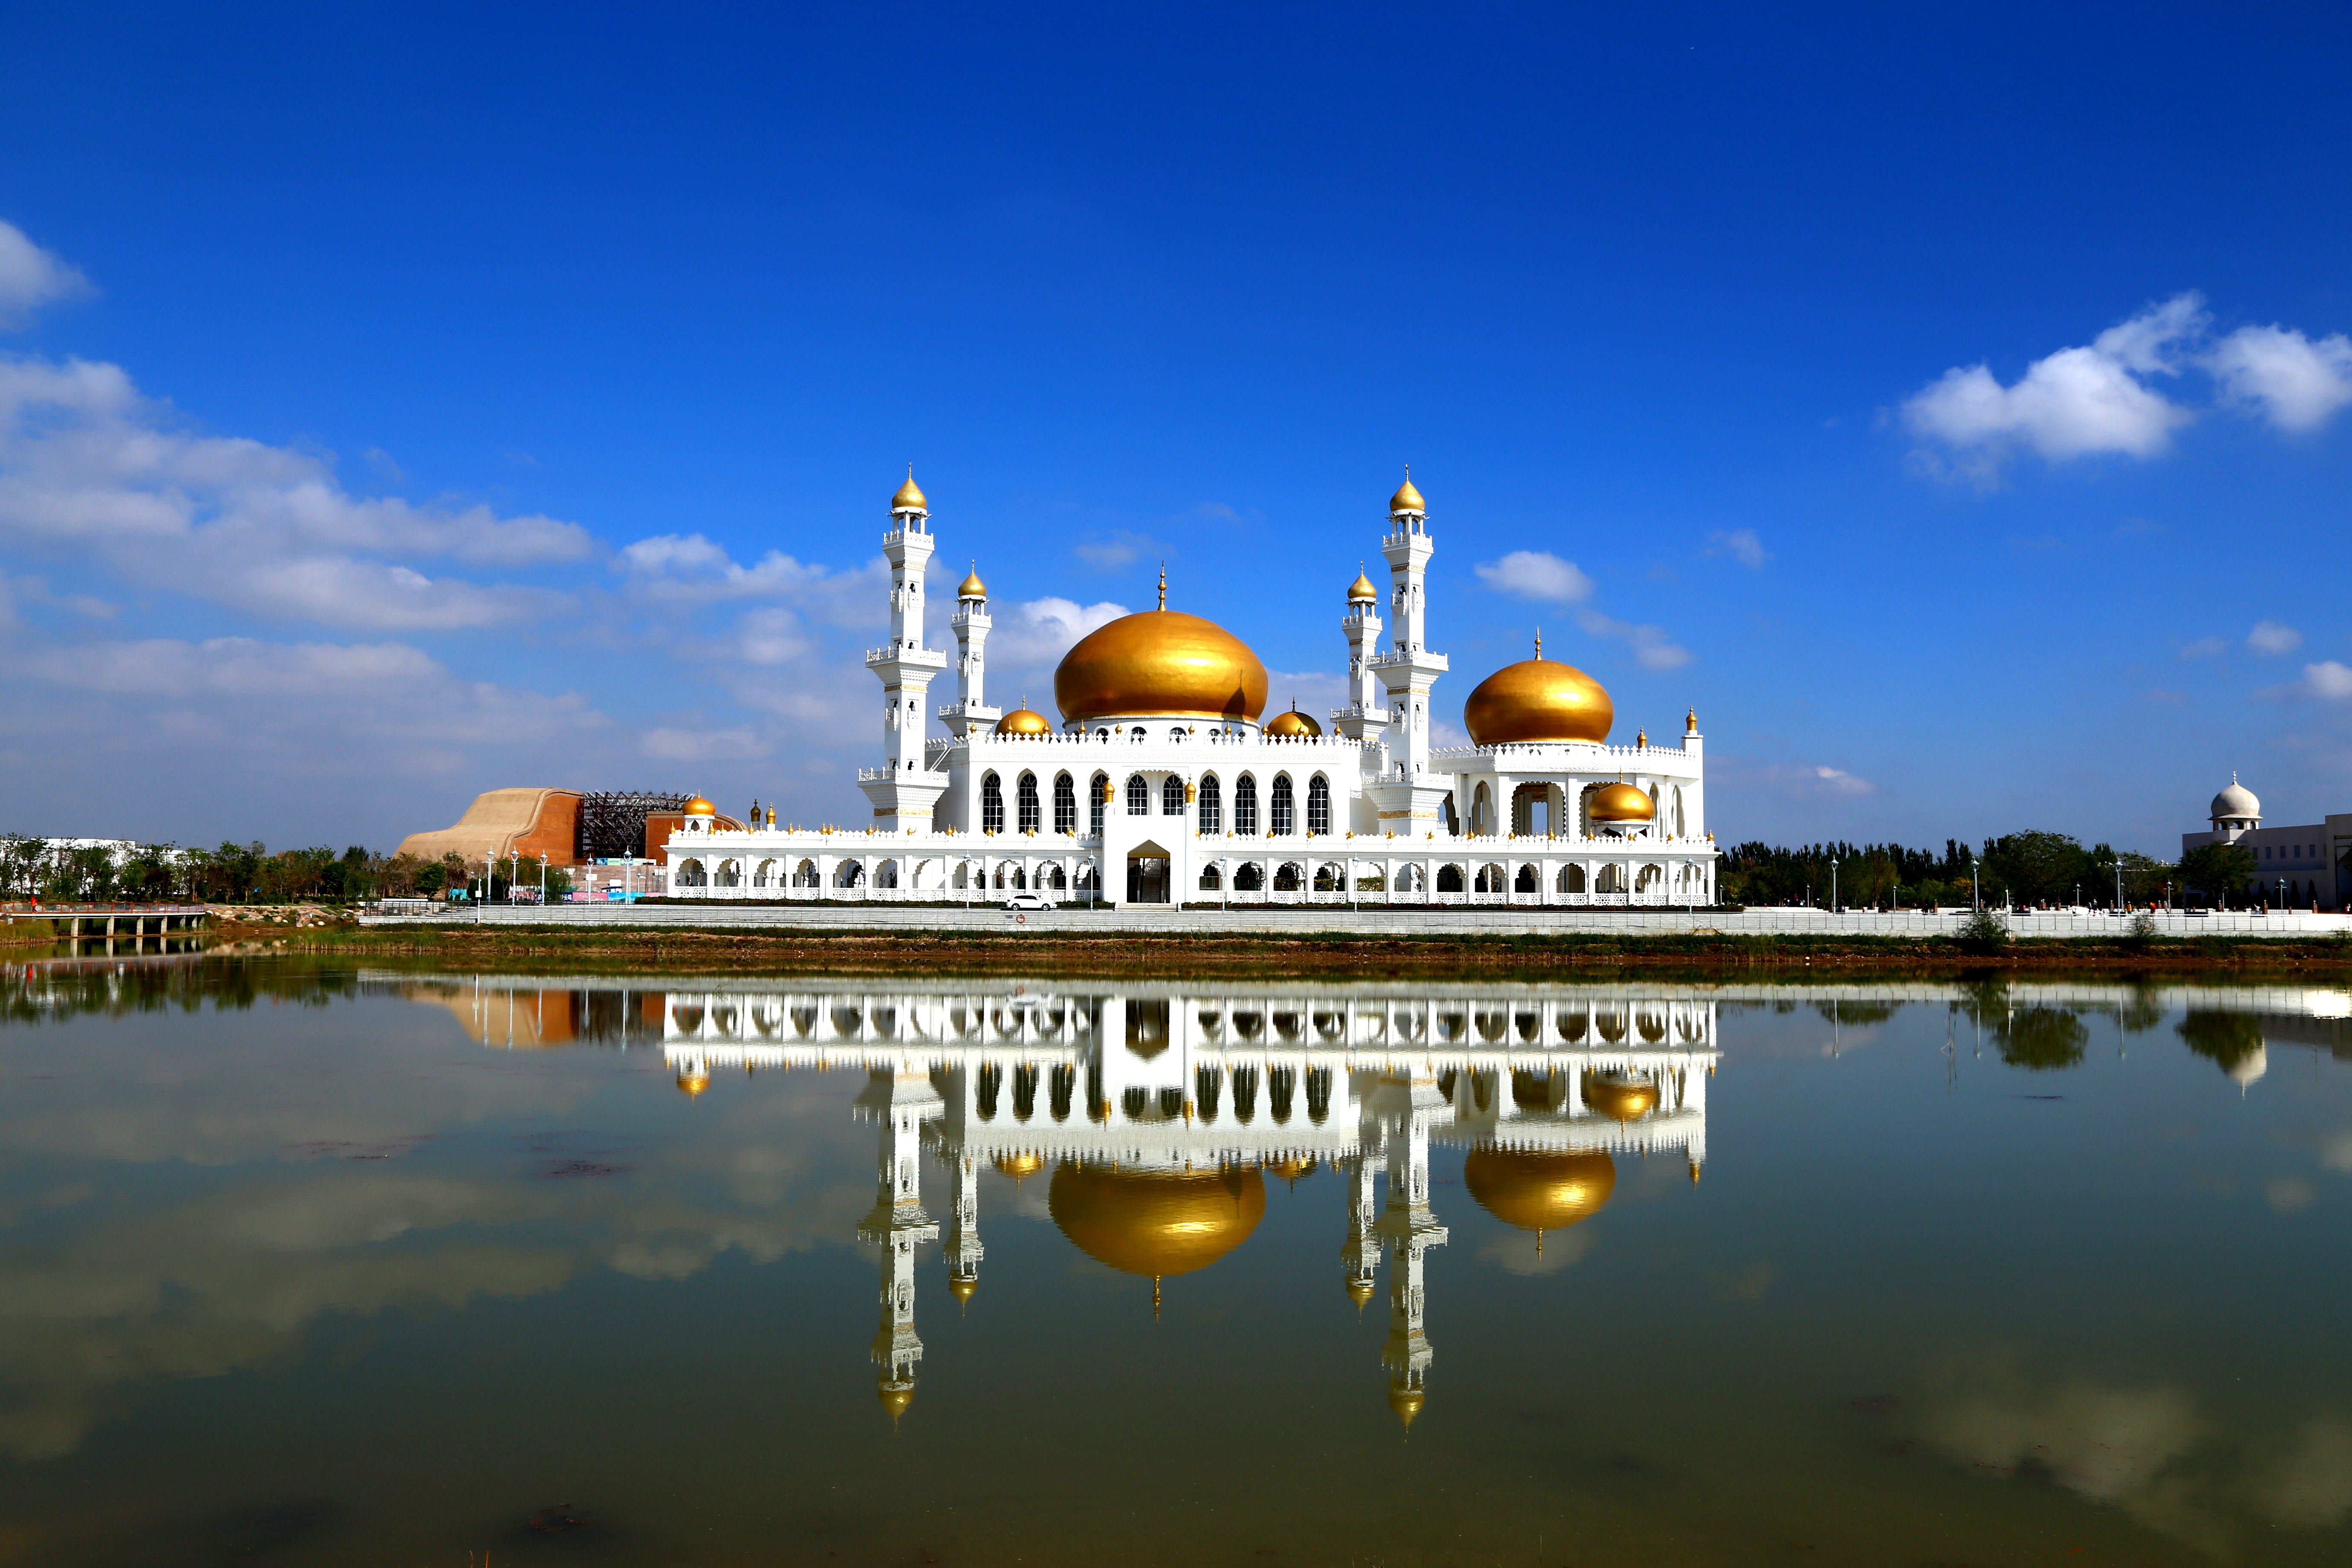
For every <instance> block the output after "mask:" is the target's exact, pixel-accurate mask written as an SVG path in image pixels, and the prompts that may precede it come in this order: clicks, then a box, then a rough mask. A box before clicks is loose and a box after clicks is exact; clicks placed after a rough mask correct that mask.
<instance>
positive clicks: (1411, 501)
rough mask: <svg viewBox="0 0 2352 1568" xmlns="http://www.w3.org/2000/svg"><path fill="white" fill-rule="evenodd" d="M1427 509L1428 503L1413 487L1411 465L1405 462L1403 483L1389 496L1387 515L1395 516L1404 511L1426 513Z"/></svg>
mask: <svg viewBox="0 0 2352 1568" xmlns="http://www.w3.org/2000/svg"><path fill="white" fill-rule="evenodd" d="M1428 510H1429V505H1428V503H1427V502H1425V501H1423V500H1422V499H1421V492H1420V491H1419V490H1417V489H1413V484H1412V464H1411V463H1407V464H1406V465H1405V466H1404V483H1402V484H1401V485H1399V486H1398V487H1397V493H1396V494H1394V495H1392V496H1391V497H1389V515H1390V516H1391V517H1396V516H1399V515H1401V514H1402V513H1404V512H1409V511H1417V512H1423V513H1426V512H1427V511H1428Z"/></svg>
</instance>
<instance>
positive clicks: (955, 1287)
mask: <svg viewBox="0 0 2352 1568" xmlns="http://www.w3.org/2000/svg"><path fill="white" fill-rule="evenodd" d="M979 1289H980V1280H979V1279H978V1278H977V1277H976V1276H974V1275H970V1274H959V1275H956V1276H955V1277H954V1278H953V1279H950V1280H949V1281H948V1294H949V1295H950V1296H953V1297H954V1298H955V1300H956V1316H957V1317H959V1318H961V1317H962V1316H963V1310H964V1308H965V1307H967V1306H969V1305H970V1304H971V1299H972V1297H973V1295H974V1294H975V1293H977V1292H978V1291H979Z"/></svg>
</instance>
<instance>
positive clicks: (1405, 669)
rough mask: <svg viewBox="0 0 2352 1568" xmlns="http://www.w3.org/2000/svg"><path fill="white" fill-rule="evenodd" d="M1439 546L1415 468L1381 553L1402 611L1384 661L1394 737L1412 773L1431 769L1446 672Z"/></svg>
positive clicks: (1397, 498)
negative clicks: (1433, 629)
mask: <svg viewBox="0 0 2352 1568" xmlns="http://www.w3.org/2000/svg"><path fill="white" fill-rule="evenodd" d="M1436 552H1437V546H1436V545H1435V544H1434V543H1433V542H1431V540H1430V537H1429V508H1428V506H1427V504H1426V503H1424V502H1423V500H1422V499H1421V492H1420V491H1419V490H1417V489H1414V488H1413V484H1412V468H1406V469H1405V471H1404V483H1403V484H1402V485H1399V486H1398V487H1397V492H1396V494H1394V495H1392V496H1391V497H1390V498H1389V531H1388V535H1387V537H1386V538H1384V539H1382V540H1381V554H1382V555H1385V556H1387V557H1388V562H1389V582H1390V584H1391V587H1390V590H1389V605H1390V609H1391V613H1392V614H1394V615H1395V616H1396V633H1395V637H1396V640H1395V645H1394V648H1393V651H1391V653H1390V654H1389V656H1388V657H1387V658H1383V659H1381V661H1380V667H1379V668H1380V676H1381V681H1382V682H1383V683H1385V684H1386V685H1387V687H1388V691H1389V718H1390V721H1391V722H1392V723H1394V724H1395V725H1396V726H1397V727H1398V730H1399V731H1400V733H1399V735H1398V736H1397V738H1396V739H1394V740H1392V741H1391V742H1390V745H1391V752H1395V751H1397V750H1400V749H1401V750H1402V752H1403V755H1402V758H1401V759H1399V760H1401V761H1402V762H1403V763H1404V765H1405V772H1406V773H1407V774H1408V775H1412V774H1419V773H1426V772H1428V771H1429V691H1430V688H1431V687H1433V686H1434V685H1436V684H1437V678H1438V677H1439V676H1441V675H1443V674H1444V673H1445V670H1446V663H1445V656H1444V655H1443V654H1434V653H1431V652H1430V651H1429V645H1428V642H1427V637H1428V618H1429V594H1428V578H1429V558H1430V557H1431V556H1432V555H1433V554H1435V553H1436Z"/></svg>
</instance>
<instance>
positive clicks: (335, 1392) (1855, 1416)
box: [0, 962, 2352, 1568]
mask: <svg viewBox="0 0 2352 1568" xmlns="http://www.w3.org/2000/svg"><path fill="white" fill-rule="evenodd" d="M2348 1014H2352V996H2347V994H2344V993H2342V992H2338V991H2332V990H2326V989H2302V988H2276V989H2269V990H2251V989H2237V990H2220V989H2214V990H2200V989H2187V990H2183V989H2164V990H2157V991H2147V990H2137V991H2136V990H2133V989H2131V988H2128V987H2125V986H2119V985H2105V984H2073V985H2066V984H2055V985H2043V984H2030V985H2029V984H2021V985H2017V986H2013V987H2010V988H2008V989H2005V990H2004V989H2001V988H1998V987H1990V988H1976V989H1969V988H1963V987H1957V986H1948V985H1941V984H1885V985H1875V986H1873V985H1863V986H1854V987H1840V988H1830V987H1761V986H1744V985H1735V986H1726V987H1717V988H1707V987H1673V986H1660V985H1650V986H1643V985H1638V984H1636V985H1631V986H1624V985H1598V986H1559V987H1528V986H1514V985H1492V986H1481V985H1476V984H1466V985H1461V986H1448V985H1443V984H1391V985H1380V986H1361V987H1350V986H1340V985H1331V986H1301V985H1297V984H1291V985H1288V986H1281V985H1253V984H1193V985H1169V986H1138V987H1130V988H1125V989H1121V988H1118V987H1105V986H1103V985H1100V984H1088V983H1079V984H1056V983H1049V982H1030V983H1028V984H1015V983H1013V982H992V983H978V984H975V983H951V982H941V983H937V984H931V983H923V982H910V983H908V984H902V985H898V986H891V987H884V986H878V985H876V984H872V983H870V982H842V983H829V982H815V981H808V980H793V981H773V982H763V981H757V980H744V981H725V982H716V981H710V980H705V979H696V980H677V981H672V980H665V979H664V978H663V977H661V976H658V975H646V976H641V977H636V978H633V979H631V980H629V981H627V982H626V983H623V982H619V981H612V980H604V979H597V980H578V981H562V980H550V979H530V980H524V979H516V978H511V977H499V976H493V975H481V976H476V975H472V974H466V975H435V974H419V973H394V972H381V973H379V972H373V971H358V972H353V971H349V970H343V971H319V970H315V969H304V968H299V967H295V966H292V965H286V966H280V967H274V968H273V967H271V966H269V965H266V964H261V965H257V964H252V963H246V964H235V963H218V962H214V963H156V964H153V965H152V966H151V967H148V968H145V969H142V968H139V967H137V966H135V965H133V966H124V967H123V968H121V969H120V970H118V971H110V972H105V973H65V972H50V973H36V974H33V975H30V976H22V975H16V976H9V977H5V978H0V1563H7V1564H26V1565H31V1564H49V1563H109V1564H114V1563H121V1564H149V1563H152V1564H182V1563H367V1564H373V1563H386V1564H393V1563H398V1564H451V1565H454V1564H460V1563H465V1562H466V1561H467V1552H473V1553H475V1554H476V1557H477V1560H478V1557H479V1554H480V1553H481V1552H484V1551H486V1550H487V1551H488V1552H490V1553H491V1560H492V1561H493V1562H496V1563H517V1564H522V1563H536V1562H564V1561H579V1562H583V1563H586V1562H611V1563H844V1564H864V1563H873V1564H900V1563H908V1564H911V1563H1104V1562H1118V1563H1272V1564H1279V1563H1333V1564H1339V1563H1351V1564H1366V1565H1369V1564H1398V1565H1402V1564H1420V1563H1461V1564H1507V1565H1512V1568H1537V1565H1541V1568H1557V1565H1559V1564H1570V1563H1575V1564H1602V1563H1612V1564H1613V1563H1628V1564H1631V1563H1643V1564H1657V1563H1725V1564H1731V1563H1743V1564H1744V1563H1780V1562H1788V1563H1869V1564H1885V1563H1947V1564H1948V1563H1971V1564H1978V1565H1984V1564H1994V1563H2055V1562H2100V1561H2105V1562H2112V1563H2126V1562H2128V1563H2174V1562H2182V1563H2211V1562H2230V1561H2235V1562H2259V1563H2301V1562H2323V1561H2326V1562H2340V1561H2344V1560H2345V1558H2346V1555H2347V1549H2352V1528H2347V1518H2348V1517H2352V1352H2347V1349H2346V1346H2345V1339H2344V1323H2345V1320H2346V1315H2347V1306H2352V1297H2348V1296H2347V1284H2352V1269H2347V1248H2346V1245H2345V1244H2346V1240H2347V1226H2346V1215H2347V1208H2348V1207H2352V1183H2348V1182H2347V1177H2348V1176H2352V1070H2347V1065H2348V1064H2347V1060H2346V1059H2344V1058H2342V1057H2339V1055H2338V1053H2346V1054H2347V1055H2352V1026H2347V1021H2346V1020H2347V1015H2348ZM1155 1293H1156V1298H1157V1299H1156V1304H1155Z"/></svg>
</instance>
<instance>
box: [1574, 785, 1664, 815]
mask: <svg viewBox="0 0 2352 1568" xmlns="http://www.w3.org/2000/svg"><path fill="white" fill-rule="evenodd" d="M1584 809H1585V811H1586V813H1587V814H1588V815H1589V816H1591V818H1592V820H1593V821H1595V822H1647V821H1649V820H1650V819H1651V818H1652V817H1654V816H1657V815H1658V803H1657V802H1656V801H1654V800H1652V799H1651V798H1650V797H1649V796H1648V795H1643V793H1642V792H1641V791H1640V790H1639V789H1636V788H1635V787H1634V786H1633V785H1632V784H1627V783H1625V782H1624V781H1622V779H1621V780H1620V781H1618V782H1617V783H1615V784H1602V785H1601V787H1600V788H1599V789H1597V790H1594V791H1593V792H1592V798H1591V800H1589V801H1587V802H1586V803H1585V807H1584Z"/></svg>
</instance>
